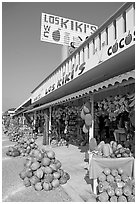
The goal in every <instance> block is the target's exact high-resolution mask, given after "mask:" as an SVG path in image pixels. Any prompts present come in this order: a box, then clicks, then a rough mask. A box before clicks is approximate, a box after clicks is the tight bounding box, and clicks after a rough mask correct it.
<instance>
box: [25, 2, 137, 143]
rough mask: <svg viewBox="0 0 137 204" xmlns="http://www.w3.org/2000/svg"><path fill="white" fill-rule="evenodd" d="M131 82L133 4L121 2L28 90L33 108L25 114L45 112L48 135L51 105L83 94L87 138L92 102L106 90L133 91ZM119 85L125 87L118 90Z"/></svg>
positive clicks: (132, 81) (133, 50)
mask: <svg viewBox="0 0 137 204" xmlns="http://www.w3.org/2000/svg"><path fill="white" fill-rule="evenodd" d="M134 84H135V4H134V3H125V4H124V5H123V6H122V7H121V8H120V9H119V10H118V11H117V12H116V13H115V14H114V15H112V16H111V17H110V18H109V19H108V20H107V21H106V22H105V23H104V24H103V25H102V26H101V27H100V28H99V29H98V30H97V31H96V32H95V33H94V34H92V36H90V37H89V38H88V39H87V40H86V41H85V42H84V43H83V44H81V45H80V46H79V47H78V48H77V49H76V50H75V51H74V52H73V53H72V54H71V55H70V56H69V57H68V58H66V59H65V60H64V61H63V62H62V63H61V64H60V65H59V66H58V67H57V68H56V69H55V70H54V71H53V72H52V73H51V74H50V75H49V76H48V77H47V78H46V79H45V80H44V81H42V82H41V83H40V84H39V85H38V86H37V87H36V88H35V89H34V90H33V91H32V93H31V102H32V104H31V107H33V108H32V109H30V110H28V111H26V114H29V113H35V114H36V113H37V112H38V111H42V110H45V111H46V115H47V117H46V118H48V119H47V125H46V127H47V126H48V127H47V130H46V134H45V137H48V134H47V132H48V130H50V129H51V115H52V110H53V107H55V106H58V105H60V104H65V103H68V102H69V101H74V100H77V99H78V98H84V97H87V98H88V99H87V100H89V101H90V105H91V111H92V112H91V114H92V116H93V117H92V118H93V120H92V125H91V127H90V128H89V131H88V132H89V136H90V137H89V140H90V138H92V137H94V134H95V131H94V129H95V127H94V124H95V123H94V120H95V119H94V114H95V113H94V112H95V108H94V103H95V102H97V101H100V100H101V97H102V100H103V96H105V97H107V95H105V94H104V93H108V90H111V93H113V92H115V93H117V91H114V90H119V92H118V93H119V94H120V95H121V92H122V91H124V90H126V91H124V92H123V93H125V94H129V92H130V90H132V91H131V92H134V88H133V87H134ZM129 86H130V87H132V88H129ZM120 87H126V88H121V90H122V91H120ZM127 87H128V88H127ZM116 88H118V89H116ZM102 93H103V94H102ZM132 94H133V93H132ZM101 95H102V96H101ZM109 95H110V93H109ZM111 95H113V96H114V95H115V96H116V95H117V94H111ZM123 95H124V94H123ZM36 106H37V107H36ZM45 140H46V141H49V140H48V139H45Z"/></svg>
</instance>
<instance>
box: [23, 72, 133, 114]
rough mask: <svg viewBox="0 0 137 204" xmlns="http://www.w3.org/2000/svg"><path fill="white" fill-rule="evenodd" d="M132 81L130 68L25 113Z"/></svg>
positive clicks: (131, 82)
mask: <svg viewBox="0 0 137 204" xmlns="http://www.w3.org/2000/svg"><path fill="white" fill-rule="evenodd" d="M133 83H135V70H132V71H130V72H126V73H124V74H121V75H118V76H115V77H112V78H110V79H108V80H106V81H103V82H101V83H98V84H96V85H93V86H91V87H88V88H86V89H83V90H81V91H78V92H75V93H73V94H70V95H67V96H65V97H62V98H60V99H57V100H55V101H52V102H49V103H46V104H44V105H41V106H40V107H37V108H33V109H31V110H28V111H26V112H25V113H30V112H33V111H38V110H42V109H46V108H48V107H49V106H53V105H58V104H60V103H65V102H67V101H69V100H75V99H77V98H80V97H83V96H86V95H87V94H90V93H91V94H92V93H96V92H99V91H102V90H104V89H106V88H107V90H108V89H110V88H112V86H113V87H115V88H116V87H118V86H119V87H120V86H124V85H127V84H128V85H129V84H133Z"/></svg>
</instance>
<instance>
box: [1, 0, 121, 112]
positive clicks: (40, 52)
mask: <svg viewBox="0 0 137 204" xmlns="http://www.w3.org/2000/svg"><path fill="white" fill-rule="evenodd" d="M123 4H124V2H81V1H80V2H2V111H3V112H5V111H6V110H8V109H9V108H16V107H18V106H19V105H20V104H22V103H23V102H24V101H25V100H27V99H28V98H29V97H30V96H31V91H32V90H33V89H34V88H35V87H36V86H37V85H38V84H39V83H41V81H43V80H44V79H45V78H46V77H47V76H48V75H49V74H50V73H51V72H52V71H53V70H54V69H56V68H57V67H58V66H59V65H60V64H61V60H62V45H58V44H53V43H48V42H42V41H40V25H41V13H42V12H44V13H48V14H53V15H57V16H61V17H64V18H69V19H73V20H77V21H81V22H85V23H89V24H94V25H97V26H98V27H100V26H101V25H102V24H103V23H104V22H105V21H106V20H107V19H108V18H109V17H110V16H111V15H113V14H114V13H115V12H116V11H117V10H118V9H119V8H120V7H121V6H122V5H123Z"/></svg>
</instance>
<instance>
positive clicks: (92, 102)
mask: <svg viewBox="0 0 137 204" xmlns="http://www.w3.org/2000/svg"><path fill="white" fill-rule="evenodd" d="M90 103H91V115H92V125H91V127H90V128H89V142H90V139H91V138H93V137H94V96H93V95H91V96H90Z"/></svg>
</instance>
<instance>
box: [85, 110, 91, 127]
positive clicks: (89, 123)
mask: <svg viewBox="0 0 137 204" xmlns="http://www.w3.org/2000/svg"><path fill="white" fill-rule="evenodd" d="M85 124H86V125H87V126H91V125H92V115H91V114H89V113H88V114H86V115H85Z"/></svg>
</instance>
